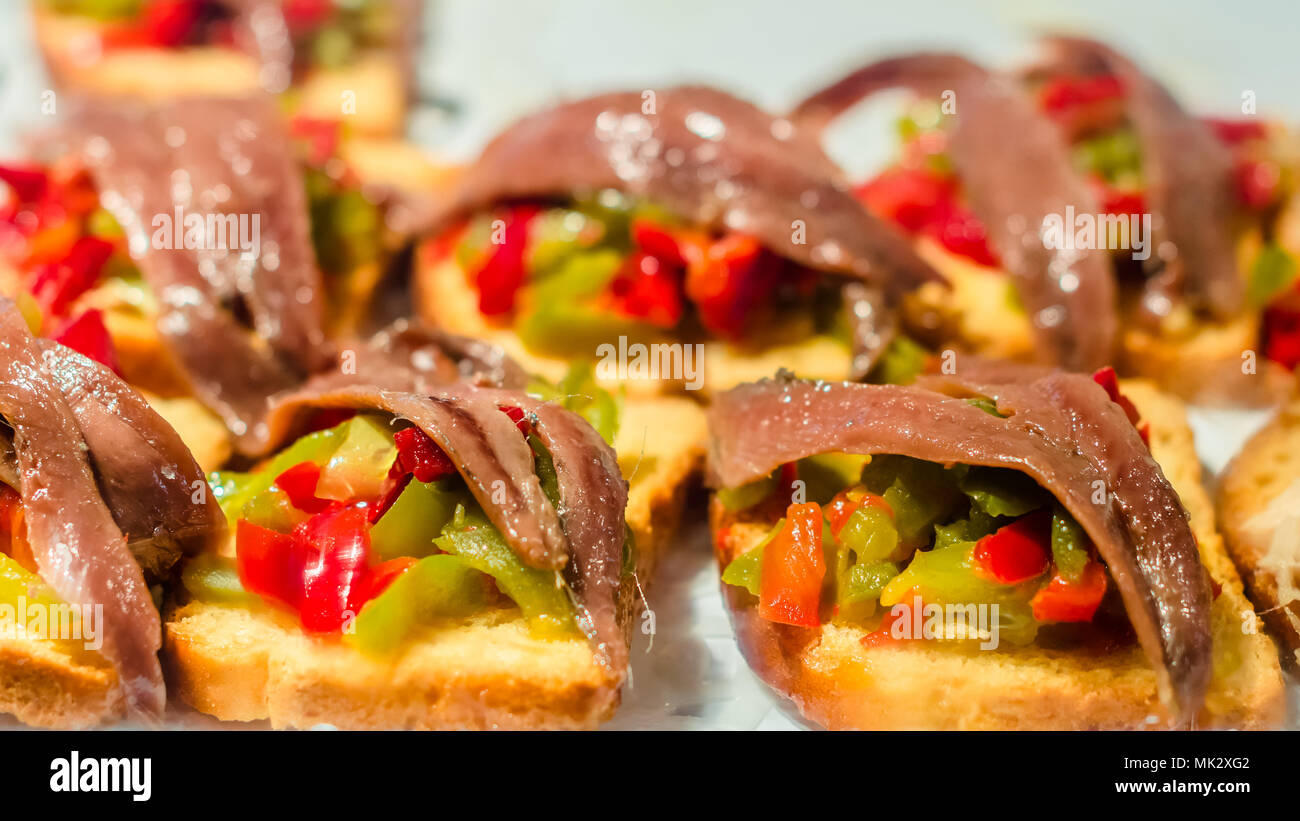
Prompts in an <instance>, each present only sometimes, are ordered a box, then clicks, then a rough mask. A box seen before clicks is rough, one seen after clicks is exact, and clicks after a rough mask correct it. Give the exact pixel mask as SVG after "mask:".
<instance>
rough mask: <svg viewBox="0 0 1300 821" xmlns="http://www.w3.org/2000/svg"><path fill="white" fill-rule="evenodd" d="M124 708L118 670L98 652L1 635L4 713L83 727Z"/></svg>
mask: <svg viewBox="0 0 1300 821" xmlns="http://www.w3.org/2000/svg"><path fill="white" fill-rule="evenodd" d="M0 629H4V628H0ZM124 711H125V702H124V701H123V699H122V691H121V689H120V688H119V687H118V686H117V674H116V673H115V672H114V671H113V668H112V667H111V666H109V665H108V664H107V663H106V662H105V661H104V659H103V657H102V656H100V655H99V654H98V653H92V652H81V651H77V652H69V651H68V650H66V649H65V648H64V647H63V643H62V642H55V641H48V640H37V639H19V638H3V639H0V713H8V714H10V715H13V716H14V717H16V718H17V719H18V720H19V721H21V722H23V723H24V724H28V725H31V726H33V727H49V728H53V729H59V730H79V729H84V728H86V727H93V726H95V725H97V724H100V723H101V722H104V721H110V720H113V719H116V718H119V717H120V716H122V715H123V713H124Z"/></svg>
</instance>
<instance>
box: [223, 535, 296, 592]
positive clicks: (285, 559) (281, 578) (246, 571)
mask: <svg viewBox="0 0 1300 821" xmlns="http://www.w3.org/2000/svg"><path fill="white" fill-rule="evenodd" d="M235 558H236V563H237V565H238V567H239V580H240V581H241V582H242V583H243V585H244V588H245V589H246V590H248V591H249V592H252V593H256V594H258V595H259V596H266V597H268V598H271V599H274V600H276V601H278V602H280V603H281V604H286V605H288V606H289V607H292V608H294V609H295V610H296V609H298V605H299V602H301V600H302V551H301V550H299V548H298V543H297V541H296V540H295V539H294V537H293V536H290V535H287V534H284V533H278V532H276V531H274V530H271V529H269V528H265V527H261V526H260V525H255V524H253V523H252V522H249V521H247V520H246V519H240V520H239V523H238V524H236V525H235Z"/></svg>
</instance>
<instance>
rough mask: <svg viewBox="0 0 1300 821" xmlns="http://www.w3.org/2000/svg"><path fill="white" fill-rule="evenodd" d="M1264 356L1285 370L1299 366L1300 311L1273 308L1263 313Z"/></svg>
mask: <svg viewBox="0 0 1300 821" xmlns="http://www.w3.org/2000/svg"><path fill="white" fill-rule="evenodd" d="M1264 356H1265V357H1267V358H1268V359H1270V360H1272V361H1273V362H1276V363H1278V364H1279V365H1282V366H1283V367H1285V368H1286V369H1287V370H1293V369H1295V367H1296V366H1297V365H1300V311H1296V310H1292V309H1289V308H1282V307H1277V306H1273V307H1270V308H1268V309H1267V310H1266V311H1265V312H1264Z"/></svg>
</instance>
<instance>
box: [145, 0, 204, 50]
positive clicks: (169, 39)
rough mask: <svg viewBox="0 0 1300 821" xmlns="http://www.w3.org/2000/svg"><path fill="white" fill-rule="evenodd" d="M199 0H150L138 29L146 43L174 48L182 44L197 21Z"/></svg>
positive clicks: (199, 7) (199, 8)
mask: <svg viewBox="0 0 1300 821" xmlns="http://www.w3.org/2000/svg"><path fill="white" fill-rule="evenodd" d="M201 6H202V4H201V0H150V2H149V3H147V4H146V5H145V7H144V16H143V18H142V19H141V21H140V24H139V25H140V31H141V32H142V34H143V37H144V40H145V42H146V43H147V44H149V45H153V46H161V47H163V48H174V47H176V46H179V45H181V44H183V43H184V42H185V41H186V40H188V39H189V37H190V35H191V34H192V33H193V31H194V28H195V26H196V25H197V24H198V22H199V12H200V11H201V10H202V8H201Z"/></svg>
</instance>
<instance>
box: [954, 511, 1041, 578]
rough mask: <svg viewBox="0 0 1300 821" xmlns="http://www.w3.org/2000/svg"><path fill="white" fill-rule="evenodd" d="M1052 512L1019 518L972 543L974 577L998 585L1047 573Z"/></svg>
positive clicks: (1039, 512) (1035, 513)
mask: <svg viewBox="0 0 1300 821" xmlns="http://www.w3.org/2000/svg"><path fill="white" fill-rule="evenodd" d="M1051 539H1052V512H1051V511H1050V510H1040V511H1036V512H1034V513H1029V514H1026V515H1024V516H1021V517H1020V518H1019V519H1017V520H1015V521H1014V522H1012V523H1011V524H1009V525H1006V526H1004V527H1000V528H998V529H997V531H996V532H994V533H991V534H989V535H988V536H985V537H984V538H982V539H980V540H979V541H978V542H976V543H975V550H974V552H973V553H972V554H971V557H972V558H973V559H974V562H975V573H976V575H979V576H981V577H983V578H985V579H988V580H990V581H994V582H997V583H998V584H1020V583H1021V582H1026V581H1029V580H1030V579H1033V578H1037V577H1038V576H1041V575H1043V573H1044V572H1046V571H1047V566H1048V564H1049V563H1050V562H1051V544H1052V541H1051Z"/></svg>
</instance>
